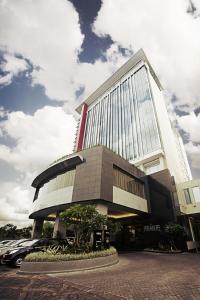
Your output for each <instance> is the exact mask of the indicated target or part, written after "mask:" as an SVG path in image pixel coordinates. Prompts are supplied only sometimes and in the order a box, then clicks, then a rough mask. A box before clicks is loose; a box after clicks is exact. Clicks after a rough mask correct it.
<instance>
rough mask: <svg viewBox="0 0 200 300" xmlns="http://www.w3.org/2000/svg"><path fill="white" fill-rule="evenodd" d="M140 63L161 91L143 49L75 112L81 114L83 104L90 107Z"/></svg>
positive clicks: (160, 86)
mask: <svg viewBox="0 0 200 300" xmlns="http://www.w3.org/2000/svg"><path fill="white" fill-rule="evenodd" d="M140 61H144V62H145V63H147V65H148V66H149V70H150V72H151V75H152V76H153V78H154V80H155V82H156V84H157V85H158V87H159V89H160V90H162V89H163V88H162V85H161V83H160V81H159V79H158V77H157V76H156V74H155V72H154V70H153V68H152V66H151V64H150V62H149V61H148V59H147V57H146V54H145V53H144V50H143V49H140V50H139V51H138V52H136V53H135V54H134V55H133V56H132V57H131V58H130V59H129V60H128V61H127V62H126V63H125V64H124V65H122V66H121V68H119V69H118V70H117V71H116V72H115V73H114V74H113V75H112V76H110V77H109V78H108V79H107V80H106V81H105V82H104V83H103V84H102V85H100V87H99V88H97V89H96V90H95V91H94V92H93V93H92V94H91V95H90V96H89V97H88V98H86V100H85V101H83V102H82V103H81V104H80V105H79V106H78V107H77V108H76V111H77V112H78V113H81V109H82V106H83V104H84V103H86V104H87V105H88V106H89V105H91V104H92V103H93V102H94V101H95V100H96V99H98V97H100V96H101V95H102V94H103V93H105V92H106V91H107V90H108V89H109V88H110V87H111V86H112V85H114V84H115V83H116V82H117V81H119V80H120V79H121V78H122V77H123V76H124V74H126V73H128V72H129V71H130V70H131V69H132V68H133V67H134V66H136V65H137V64H138V63H139V62H140Z"/></svg>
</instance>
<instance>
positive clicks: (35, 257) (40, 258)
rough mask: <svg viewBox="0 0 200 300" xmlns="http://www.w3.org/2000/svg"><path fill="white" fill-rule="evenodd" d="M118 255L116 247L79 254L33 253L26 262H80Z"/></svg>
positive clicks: (27, 257)
mask: <svg viewBox="0 0 200 300" xmlns="http://www.w3.org/2000/svg"><path fill="white" fill-rule="evenodd" d="M115 253H117V251H116V249H115V248H114V247H110V249H106V250H102V251H95V252H89V253H79V254H60V253H56V254H53V253H50V252H47V251H46V252H33V253H30V254H28V255H27V256H26V258H25V261H29V262H45V261H46V262H48V261H69V260H79V259H89V258H95V257H104V256H109V255H112V254H115Z"/></svg>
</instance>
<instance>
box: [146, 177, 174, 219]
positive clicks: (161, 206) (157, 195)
mask: <svg viewBox="0 0 200 300" xmlns="http://www.w3.org/2000/svg"><path fill="white" fill-rule="evenodd" d="M147 182H148V189H149V200H150V213H151V216H152V217H153V218H156V219H158V220H160V221H162V222H168V221H174V220H175V216H174V207H173V199H172V194H171V191H170V190H169V189H168V188H167V187H166V186H164V185H163V184H161V183H160V182H158V181H157V180H155V179H154V178H152V176H147Z"/></svg>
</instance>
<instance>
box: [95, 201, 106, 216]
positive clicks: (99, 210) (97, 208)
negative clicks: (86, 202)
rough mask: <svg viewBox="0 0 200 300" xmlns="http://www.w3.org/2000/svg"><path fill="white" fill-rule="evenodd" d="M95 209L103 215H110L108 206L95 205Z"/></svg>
mask: <svg viewBox="0 0 200 300" xmlns="http://www.w3.org/2000/svg"><path fill="white" fill-rule="evenodd" d="M95 207H96V210H97V211H98V212H99V213H100V214H102V215H107V214H108V206H107V205H105V204H100V203H98V204H96V205H95Z"/></svg>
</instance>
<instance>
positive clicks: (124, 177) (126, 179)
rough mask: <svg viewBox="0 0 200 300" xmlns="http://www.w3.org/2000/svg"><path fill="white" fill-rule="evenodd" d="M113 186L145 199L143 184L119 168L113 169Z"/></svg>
mask: <svg viewBox="0 0 200 300" xmlns="http://www.w3.org/2000/svg"><path fill="white" fill-rule="evenodd" d="M113 185H114V186H117V187H119V188H121V189H122V190H125V191H127V192H129V193H132V194H135V195H137V196H139V197H142V198H144V185H143V183H142V182H140V181H139V180H137V179H136V178H134V177H133V176H131V175H129V174H127V173H125V172H123V171H122V170H121V169H118V168H117V167H115V168H114V169H113Z"/></svg>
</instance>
